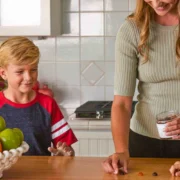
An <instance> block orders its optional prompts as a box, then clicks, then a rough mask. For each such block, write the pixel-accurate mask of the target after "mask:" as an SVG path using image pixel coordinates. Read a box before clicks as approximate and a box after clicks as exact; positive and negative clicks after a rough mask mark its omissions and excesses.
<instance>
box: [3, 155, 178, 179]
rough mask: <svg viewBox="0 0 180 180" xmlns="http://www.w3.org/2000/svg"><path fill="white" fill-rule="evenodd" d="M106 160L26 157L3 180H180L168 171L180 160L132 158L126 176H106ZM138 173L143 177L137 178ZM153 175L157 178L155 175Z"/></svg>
mask: <svg viewBox="0 0 180 180" xmlns="http://www.w3.org/2000/svg"><path fill="white" fill-rule="evenodd" d="M103 160H104V158H99V157H98V158H97V157H96V158H93V157H91V158H90V157H60V156H39V157H37V156H23V157H21V158H20V159H19V160H18V162H17V163H16V164H14V165H13V166H12V167H11V168H10V169H9V170H6V171H4V176H3V180H6V179H8V180H21V179H23V180H24V179H28V180H42V179H43V180H47V179H48V180H56V179H58V180H83V179H86V180H88V179H89V180H102V179H103V180H121V179H122V180H123V179H124V180H178V179H179V180H180V178H173V177H172V176H171V175H170V173H169V171H168V170H169V168H170V166H171V165H172V164H173V163H174V162H175V161H176V160H177V159H158V158H155V159H151V158H149V159H145V158H132V159H131V160H130V167H129V173H128V174H126V175H112V174H106V173H104V171H103V169H102V167H101V162H102V161H103ZM138 172H142V173H143V174H144V175H143V176H138ZM153 172H157V173H158V176H156V177H154V176H152V173H153Z"/></svg>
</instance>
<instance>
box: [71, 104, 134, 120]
mask: <svg viewBox="0 0 180 180" xmlns="http://www.w3.org/2000/svg"><path fill="white" fill-rule="evenodd" d="M112 103H113V101H87V102H86V103H84V104H82V105H81V106H79V107H78V108H77V109H76V110H75V114H76V118H96V119H103V118H111V107H112ZM136 103H137V101H133V104H132V114H133V112H134V107H135V104H136Z"/></svg>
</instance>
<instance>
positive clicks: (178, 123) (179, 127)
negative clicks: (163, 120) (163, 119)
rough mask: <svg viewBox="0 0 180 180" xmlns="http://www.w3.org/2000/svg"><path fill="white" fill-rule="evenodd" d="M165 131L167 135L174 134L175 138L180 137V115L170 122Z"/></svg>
mask: <svg viewBox="0 0 180 180" xmlns="http://www.w3.org/2000/svg"><path fill="white" fill-rule="evenodd" d="M164 131H165V132H166V135H167V136H173V137H172V138H173V139H180V116H177V117H176V118H174V119H173V120H172V121H171V122H168V123H167V125H166V128H165V129H164Z"/></svg>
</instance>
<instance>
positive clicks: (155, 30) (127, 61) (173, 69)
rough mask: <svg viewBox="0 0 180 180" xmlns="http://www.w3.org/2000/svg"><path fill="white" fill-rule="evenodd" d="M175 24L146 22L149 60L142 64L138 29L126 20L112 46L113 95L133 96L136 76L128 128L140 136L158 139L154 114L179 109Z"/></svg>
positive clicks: (179, 77) (179, 75)
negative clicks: (147, 26)
mask: <svg viewBox="0 0 180 180" xmlns="http://www.w3.org/2000/svg"><path fill="white" fill-rule="evenodd" d="M177 34H178V26H162V25H159V24H156V23H154V22H153V23H151V24H150V36H149V44H150V49H149V60H148V62H147V63H145V64H142V63H141V62H142V61H143V57H142V56H141V55H140V54H139V53H138V51H137V47H138V42H139V30H138V28H137V26H136V24H135V23H134V22H132V21H130V20H126V21H125V22H124V24H123V25H122V26H121V27H120V29H119V31H118V34H117V37H116V46H115V59H116V62H115V83H114V94H115V95H121V96H133V95H134V91H135V86H136V79H138V80H139V81H138V91H139V94H138V97H137V99H138V104H137V105H136V108H135V113H134V115H133V117H132V119H131V125H130V128H131V129H132V130H133V131H134V132H137V133H139V134H141V135H145V136H149V137H153V138H159V136H158V132H157V128H156V115H157V114H158V113H160V112H163V111H166V110H178V111H180V67H177V66H176V52H175V47H176V39H177Z"/></svg>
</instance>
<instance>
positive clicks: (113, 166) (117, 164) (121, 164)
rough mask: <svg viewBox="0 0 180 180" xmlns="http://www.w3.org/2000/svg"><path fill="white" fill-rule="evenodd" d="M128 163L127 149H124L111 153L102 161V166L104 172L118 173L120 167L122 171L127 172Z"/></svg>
mask: <svg viewBox="0 0 180 180" xmlns="http://www.w3.org/2000/svg"><path fill="white" fill-rule="evenodd" d="M128 164H129V151H126V152H124V153H114V154H112V155H111V156H109V157H108V158H107V159H106V160H105V161H104V162H103V163H102V166H103V169H104V170H105V172H107V173H114V174H118V172H119V170H120V169H121V170H122V171H123V172H125V173H127V172H128V171H127V168H128Z"/></svg>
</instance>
